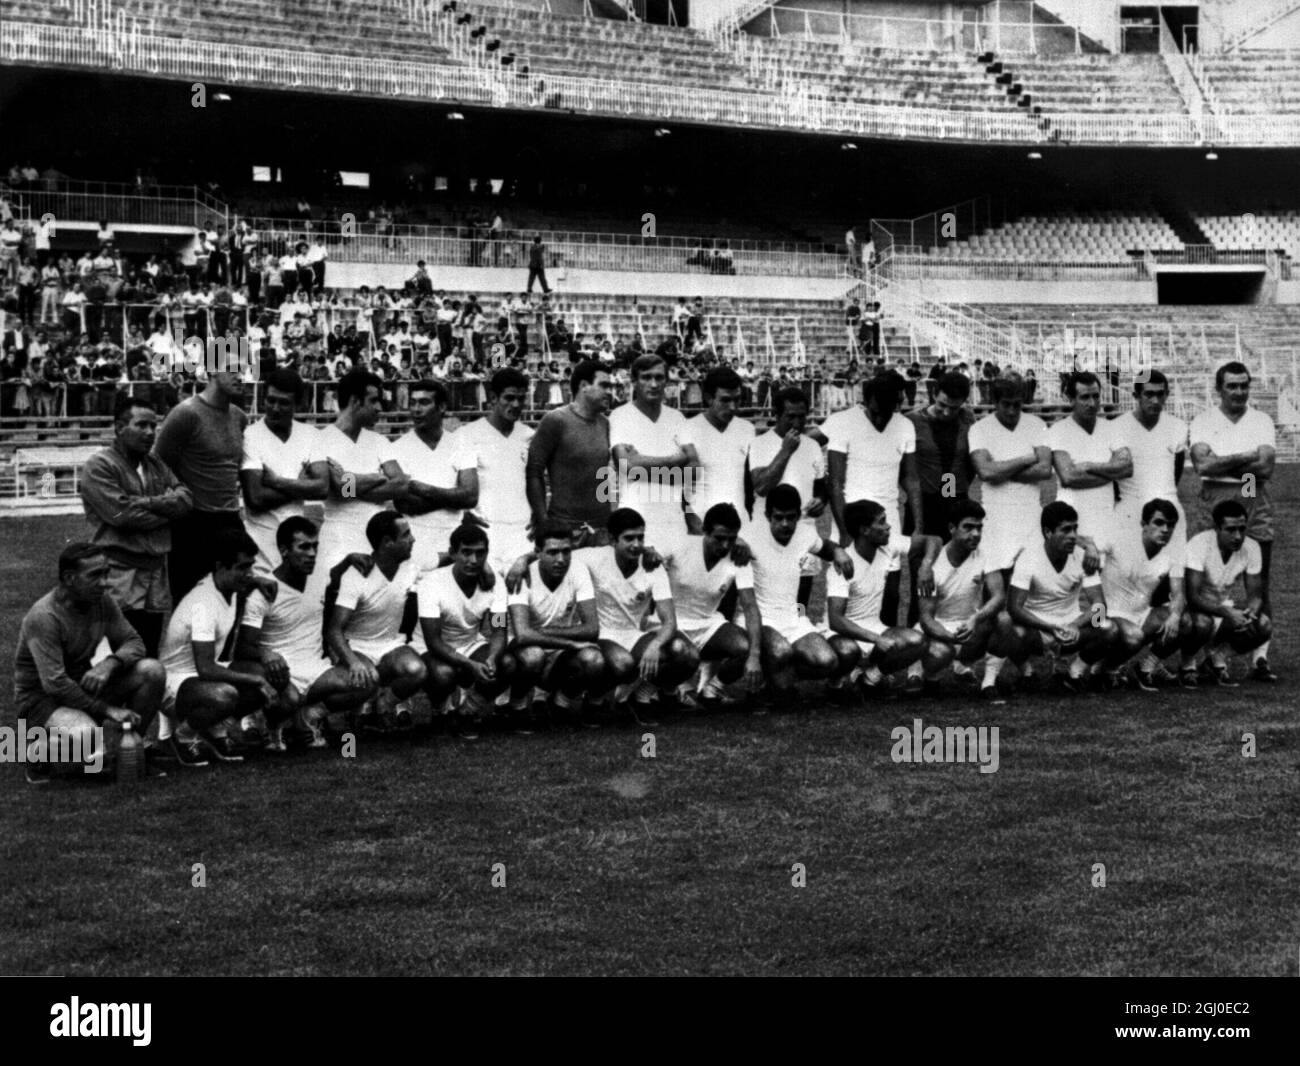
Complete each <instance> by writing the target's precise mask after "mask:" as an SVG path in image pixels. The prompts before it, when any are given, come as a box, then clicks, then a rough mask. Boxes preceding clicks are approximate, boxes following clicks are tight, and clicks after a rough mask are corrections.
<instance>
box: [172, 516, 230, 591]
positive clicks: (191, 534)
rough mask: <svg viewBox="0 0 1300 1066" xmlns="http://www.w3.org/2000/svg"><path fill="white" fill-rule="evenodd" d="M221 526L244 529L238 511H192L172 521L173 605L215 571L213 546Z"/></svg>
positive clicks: (223, 527) (222, 527)
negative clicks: (213, 567)
mask: <svg viewBox="0 0 1300 1066" xmlns="http://www.w3.org/2000/svg"><path fill="white" fill-rule="evenodd" d="M222 529H238V530H240V531H241V532H242V531H243V529H244V523H243V522H242V521H240V518H239V512H238V511H191V512H190V513H189V514H187V515H186V516H185V517H184V518H178V519H177V520H176V521H175V522H173V523H172V550H171V554H170V555H169V556H167V575H168V577H169V579H170V584H171V590H172V604H173V605H175V604H179V603H180V602H181V597H182V596H184V595H185V594H186V593H187V592H189V591H190V589H192V588H193V587H194V586H195V585H197V584H198V583H199V582H200V581H202V580H203V579H204V578H205V577H207V576H208V574H210V573H211V572H212V545H213V541H214V539H215V534H216V533H217V532H218V531H219V530H222Z"/></svg>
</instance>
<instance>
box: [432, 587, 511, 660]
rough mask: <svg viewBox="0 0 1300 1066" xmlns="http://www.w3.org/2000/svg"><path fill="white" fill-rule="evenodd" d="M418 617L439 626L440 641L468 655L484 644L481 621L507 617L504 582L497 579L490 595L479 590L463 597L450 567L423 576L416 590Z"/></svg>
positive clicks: (475, 588)
mask: <svg viewBox="0 0 1300 1066" xmlns="http://www.w3.org/2000/svg"><path fill="white" fill-rule="evenodd" d="M415 591H416V596H417V598H418V599H419V605H420V617H421V618H430V619H436V620H438V621H440V622H441V623H442V639H443V641H444V642H446V643H447V644H448V645H449V646H450V647H451V648H453V649H454V650H455V651H457V652H459V653H460V654H461V655H470V654H472V653H473V651H474V650H475V649H476V648H478V647H480V646H481V645H483V644H484V643H486V638H485V637H484V636H483V619H484V618H489V617H491V616H493V615H502V616H504V615H505V613H506V588H505V582H504V581H502V580H501V579H500V578H498V579H497V582H496V584H495V585H493V586H492V590H491V591H490V592H485V591H484V590H483V589H481V588H479V587H478V584H477V582H476V583H475V586H474V592H473V595H471V596H466V595H465V591H464V590H463V589H462V588H461V587H460V582H458V581H457V580H456V577H455V575H454V574H453V573H452V568H451V567H450V566H444V567H442V568H441V569H439V570H432V571H429V572H426V573H425V575H424V576H423V577H422V578H420V582H419V584H418V585H417V586H416V590H415Z"/></svg>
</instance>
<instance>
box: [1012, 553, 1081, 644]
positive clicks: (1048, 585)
mask: <svg viewBox="0 0 1300 1066" xmlns="http://www.w3.org/2000/svg"><path fill="white" fill-rule="evenodd" d="M1083 555H1084V552H1083V549H1082V548H1075V549H1074V551H1073V552H1071V553H1070V557H1069V558H1068V559H1066V560H1065V565H1064V566H1063V567H1061V569H1060V570H1057V569H1056V567H1054V566H1053V565H1052V561H1051V560H1050V559H1049V558H1048V557H1047V549H1046V547H1044V545H1043V543H1042V542H1041V541H1040V542H1039V543H1037V544H1035V545H1033V546H1032V547H1029V548H1026V549H1025V550H1024V551H1023V552H1021V553H1020V558H1019V559H1017V560H1016V568H1015V570H1014V571H1013V572H1012V574H1011V587H1012V588H1013V589H1024V590H1025V591H1026V592H1027V593H1028V595H1027V596H1026V597H1025V609H1026V610H1027V611H1030V612H1032V613H1033V614H1036V615H1037V616H1038V617H1039V618H1042V619H1045V620H1046V621H1048V622H1050V623H1051V624H1052V625H1054V626H1068V625H1073V624H1074V622H1075V620H1076V619H1078V617H1079V615H1080V614H1081V613H1082V609H1081V608H1080V606H1079V594H1080V593H1081V592H1082V591H1083V589H1085V588H1096V587H1098V586H1099V585H1100V584H1101V577H1100V576H1099V575H1097V574H1085V573H1084V572H1083Z"/></svg>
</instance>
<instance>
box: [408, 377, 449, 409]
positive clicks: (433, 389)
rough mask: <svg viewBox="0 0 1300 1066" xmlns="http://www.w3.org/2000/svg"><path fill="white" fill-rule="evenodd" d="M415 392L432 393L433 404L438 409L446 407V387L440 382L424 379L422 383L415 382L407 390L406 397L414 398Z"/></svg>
mask: <svg viewBox="0 0 1300 1066" xmlns="http://www.w3.org/2000/svg"><path fill="white" fill-rule="evenodd" d="M417 392H428V393H432V394H433V402H434V403H436V404H437V405H438V406H439V407H446V406H447V387H446V386H445V385H443V383H442V382H441V381H434V380H433V379H432V378H425V379H424V380H423V381H417V382H416V383H415V384H414V385H412V386H410V388H409V389H407V395H409V396H414V395H415V394H416V393H417Z"/></svg>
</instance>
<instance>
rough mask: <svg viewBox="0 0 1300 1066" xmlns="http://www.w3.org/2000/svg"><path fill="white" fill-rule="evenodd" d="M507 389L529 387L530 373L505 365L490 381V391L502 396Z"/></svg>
mask: <svg viewBox="0 0 1300 1066" xmlns="http://www.w3.org/2000/svg"><path fill="white" fill-rule="evenodd" d="M506 389H524V390H527V389H528V375H527V374H523V373H520V372H519V371H518V370H515V369H514V368H513V367H509V366H505V367H502V368H501V369H500V370H498V371H497V372H496V373H495V374H493V375H492V380H491V381H489V382H488V392H490V393H491V394H492V395H493V396H500V395H501V394H502V393H503V392H505V391H506Z"/></svg>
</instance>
